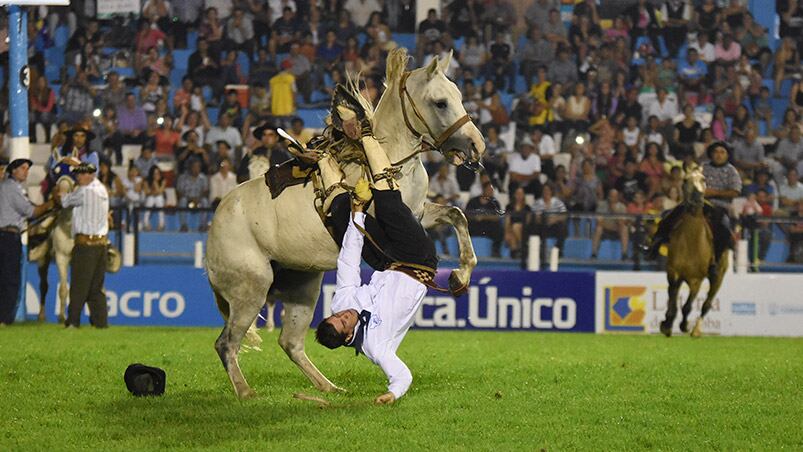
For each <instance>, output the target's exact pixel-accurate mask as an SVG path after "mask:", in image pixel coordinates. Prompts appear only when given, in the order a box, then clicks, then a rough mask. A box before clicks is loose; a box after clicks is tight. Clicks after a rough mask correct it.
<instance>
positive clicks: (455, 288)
mask: <svg viewBox="0 0 803 452" xmlns="http://www.w3.org/2000/svg"><path fill="white" fill-rule="evenodd" d="M449 292H451V294H452V296H453V297H460V296H463V295H465V294H466V293H467V292H468V281H466V282H463V281H460V277H459V276H458V275H457V270H452V273H451V274H450V275H449Z"/></svg>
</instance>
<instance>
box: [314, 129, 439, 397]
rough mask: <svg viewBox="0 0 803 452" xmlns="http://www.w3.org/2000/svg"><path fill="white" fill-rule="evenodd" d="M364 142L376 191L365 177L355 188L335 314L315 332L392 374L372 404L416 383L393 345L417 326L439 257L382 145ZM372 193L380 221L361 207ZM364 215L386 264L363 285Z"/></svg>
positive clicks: (340, 261) (398, 394)
mask: <svg viewBox="0 0 803 452" xmlns="http://www.w3.org/2000/svg"><path fill="white" fill-rule="evenodd" d="M369 132H370V129H369ZM361 142H362V144H363V146H364V149H365V154H366V157H367V158H368V164H369V167H370V168H371V174H372V176H373V181H374V188H373V190H372V191H371V190H370V189H369V188H368V183H367V182H366V181H364V180H361V181H360V182H358V184H357V187H356V188H355V196H354V197H353V198H352V205H351V208H352V214H351V218H349V219H348V226H347V229H346V233H345V235H344V237H343V245H342V248H341V250H340V255H339V256H338V259H337V288H336V289H335V294H334V298H333V300H332V313H333V315H332V316H329V317H327V318H326V319H324V320H323V321H322V322H321V323H320V324H319V325H318V328H317V331H316V335H315V337H316V339H317V341H318V342H319V343H321V344H322V345H324V346H325V347H328V348H330V349H335V348H338V347H340V346H343V345H345V346H348V347H353V348H354V349H355V351H356V354H357V355H359V354H360V353H363V354H364V355H365V356H366V357H367V358H368V359H370V360H371V361H372V362H374V363H375V364H376V365H378V366H379V367H381V368H382V371H383V372H385V375H387V377H388V390H387V392H385V393H383V394H380V395H379V396H377V397H376V398H375V399H374V402H375V403H377V404H390V403H393V402H395V401H396V400H397V399H399V398H400V397H402V396H403V395H404V394H405V393H406V392H407V390H408V389H409V387H410V384H411V383H412V381H413V376H412V374H411V373H410V369H408V368H407V366H406V365H405V364H404V362H403V361H402V360H401V359H399V357H398V356H397V355H396V350H397V349H398V348H399V345H401V341H402V340H403V339H404V336H405V335H406V334H407V330H409V329H410V326H412V324H413V320H414V319H415V314H416V312H417V311H418V308H419V307H420V306H421V301H422V300H423V298H424V295H426V292H427V286H431V285H434V283H433V282H432V279H433V277H434V274H435V268H436V267H437V255H436V253H435V245H434V244H433V243H432V240H430V238H429V237H428V236H427V234H426V232H425V231H424V228H423V227H421V224H420V223H419V222H418V221H417V220H416V218H415V217H414V216H413V214H412V212H411V211H410V209H409V208H408V207H407V206H406V205H405V204H404V203H402V200H401V193H400V192H399V191H398V190H396V185H395V182H394V181H393V178H392V171H391V170H390V168H391V166H390V162H389V161H388V158H387V155H386V154H385V153H384V152H383V151H382V149H381V147H380V146H379V143H378V142H377V141H376V140H375V139H374V138H373V137H372V136H370V135H368V136H363V137H362V139H361ZM321 166H322V168H324V167H327V166H328V165H326V164H325V163H324V164H322V165H321ZM325 179H326V178H325ZM372 197H373V199H374V211H375V218H371V217H366V215H365V213H364V212H363V211H364V209H365V208H366V204H367V203H368V201H370V200H371V198H372ZM366 219H368V220H370V221H373V222H375V223H376V224H377V225H378V228H376V227H375V228H373V229H372V232H371V238H372V242H373V241H375V242H377V243H379V244H380V246H381V249H380V250H379V252H380V253H382V254H383V255H384V256H385V258H386V262H387V263H388V265H386V266H385V267H383V269H382V270H380V269H377V270H376V271H374V273H373V275H372V276H371V281H370V282H369V283H368V284H365V285H363V284H362V281H361V279H360V254H361V253H363V252H364V250H363V231H366V230H367V229H369V228H368V227H367V226H366Z"/></svg>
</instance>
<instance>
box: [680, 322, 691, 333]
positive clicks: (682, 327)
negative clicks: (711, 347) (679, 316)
mask: <svg viewBox="0 0 803 452" xmlns="http://www.w3.org/2000/svg"><path fill="white" fill-rule="evenodd" d="M680 331H683V332H684V333H688V332H689V322H687V321H685V320H684V321H682V322H680Z"/></svg>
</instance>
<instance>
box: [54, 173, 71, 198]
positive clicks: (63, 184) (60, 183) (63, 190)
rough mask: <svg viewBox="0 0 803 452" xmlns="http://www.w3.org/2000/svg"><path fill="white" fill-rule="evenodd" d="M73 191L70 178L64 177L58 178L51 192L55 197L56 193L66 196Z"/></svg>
mask: <svg viewBox="0 0 803 452" xmlns="http://www.w3.org/2000/svg"><path fill="white" fill-rule="evenodd" d="M74 189H75V181H74V180H73V178H72V177H71V176H68V175H64V176H61V177H59V178H58V180H57V181H56V188H55V190H53V194H54V195H56V194H57V193H59V194H62V195H66V194H67V193H70V192H71V191H73V190H74Z"/></svg>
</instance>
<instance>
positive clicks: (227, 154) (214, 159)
mask: <svg viewBox="0 0 803 452" xmlns="http://www.w3.org/2000/svg"><path fill="white" fill-rule="evenodd" d="M211 154H212V155H211V156H210V158H209V160H210V165H209V166H210V169H209V171H208V173H209V174H213V173H216V172H218V170H219V169H220V165H221V164H222V163H223V162H224V161H226V160H228V162H229V168H231V165H232V162H233V161H236V160H238V159H237V157H236V156H235V155H234V153H233V152H232V149H231V146H229V143H227V142H225V141H223V140H219V141H218V142H217V143H215V149H214V150H213V151H212V152H211ZM235 185H236V184H235ZM213 199H214V198H210V201H211V200H213Z"/></svg>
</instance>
